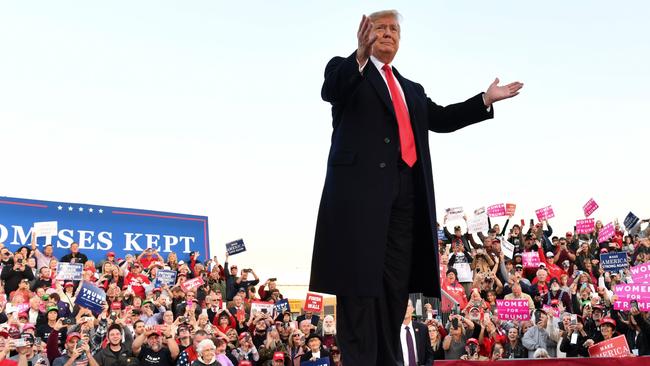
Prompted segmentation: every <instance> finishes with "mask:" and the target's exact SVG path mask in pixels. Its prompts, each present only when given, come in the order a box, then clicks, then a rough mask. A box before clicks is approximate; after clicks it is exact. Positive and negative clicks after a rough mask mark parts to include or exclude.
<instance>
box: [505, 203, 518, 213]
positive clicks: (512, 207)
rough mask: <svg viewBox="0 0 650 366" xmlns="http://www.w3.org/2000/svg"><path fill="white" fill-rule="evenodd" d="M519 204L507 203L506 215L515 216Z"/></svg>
mask: <svg viewBox="0 0 650 366" xmlns="http://www.w3.org/2000/svg"><path fill="white" fill-rule="evenodd" d="M516 209H517V205H516V204H514V203H506V216H514V215H515V210H516Z"/></svg>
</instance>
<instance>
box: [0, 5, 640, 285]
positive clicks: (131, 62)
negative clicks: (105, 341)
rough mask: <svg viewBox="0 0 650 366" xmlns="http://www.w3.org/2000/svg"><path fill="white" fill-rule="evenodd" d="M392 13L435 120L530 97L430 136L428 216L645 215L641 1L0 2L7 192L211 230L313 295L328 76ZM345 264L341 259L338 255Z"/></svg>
mask: <svg viewBox="0 0 650 366" xmlns="http://www.w3.org/2000/svg"><path fill="white" fill-rule="evenodd" d="M395 7H398V10H399V11H400V12H401V13H402V15H403V22H402V42H401V47H400V51H399V53H398V56H397V58H396V59H395V61H394V65H395V67H397V68H398V69H399V70H400V72H401V73H402V74H403V75H405V76H406V77H407V78H410V79H412V80H415V81H417V82H419V83H421V84H422V85H424V87H425V90H426V91H427V93H428V95H429V96H430V97H431V98H432V99H433V100H434V101H436V102H437V103H439V104H448V103H453V102H456V101H461V100H464V99H466V98H469V97H471V96H473V95H475V94H476V93H478V92H480V91H484V90H485V89H486V88H487V86H488V85H489V83H490V82H491V81H492V80H493V79H494V77H496V76H498V77H500V78H501V80H503V81H504V82H510V81H514V80H520V81H522V82H524V83H525V86H524V89H523V90H522V93H521V95H520V96H518V97H516V98H515V99H513V100H509V101H505V102H500V103H498V104H497V105H496V106H495V117H496V118H495V119H494V120H491V121H487V122H484V123H482V124H480V125H476V126H471V127H468V128H466V129H463V130H461V131H458V132H456V133H453V134H433V133H431V134H430V145H431V155H432V162H433V166H434V171H433V176H434V181H435V187H436V199H437V205H438V206H437V208H438V213H440V212H442V211H443V210H444V208H445V207H451V206H464V207H466V209H468V210H473V209H475V208H477V207H479V206H483V205H490V204H494V203H500V202H505V201H508V202H514V203H517V204H518V209H517V215H516V216H515V218H516V220H517V221H519V219H520V218H525V219H526V221H528V219H530V218H532V217H534V209H537V208H540V207H542V206H546V205H549V204H551V205H553V207H554V208H555V212H556V215H557V218H556V219H554V220H552V221H551V224H552V225H553V226H554V228H556V229H557V232H560V231H562V232H564V231H566V230H567V229H571V228H572V227H573V223H574V222H575V219H576V218H582V205H583V204H584V203H585V202H586V201H587V200H588V199H589V198H591V197H594V198H595V200H596V201H597V202H598V203H599V205H600V206H601V208H600V209H599V210H598V211H596V214H595V216H596V217H597V218H601V219H602V220H603V221H607V222H608V221H611V220H612V219H614V218H616V217H618V218H619V219H621V220H622V219H623V217H624V216H625V215H626V214H627V212H628V211H630V210H633V211H634V212H635V213H637V215H639V216H643V217H647V216H650V212H648V211H649V210H648V209H649V208H650V207H649V203H650V199H649V198H648V194H647V193H646V192H645V186H646V184H647V183H646V182H647V181H648V178H650V173H649V172H648V168H647V157H646V156H644V155H647V154H648V148H647V146H648V136H649V132H650V128H649V127H648V122H649V121H648V113H647V109H648V101H649V100H650V91H649V90H650V88H649V87H648V85H649V84H650V70H649V66H648V65H650V42H649V40H648V35H650V25H649V23H650V22H648V14H650V3H648V2H647V1H626V2H612V1H555V0H552V1H545V2H540V3H531V2H527V1H526V2H523V1H514V0H513V1H498V2H478V1H411V2H408V4H400V3H396V2H384V1H363V2H350V1H332V0H330V1H321V2H314V1H280V2H278V1H228V2H224V1H153V0H152V1H108V2H107V1H103V2H100V1H88V0H84V1H56V2H55V1H3V2H2V3H0V49H1V50H2V56H1V57H0V126H1V127H2V133H1V136H2V142H1V145H0V146H1V148H2V156H3V158H2V168H3V172H4V174H3V178H2V180H1V183H0V195H6V196H13V197H22V198H34V199H44V200H53V201H64V202H65V201H69V202H85V203H93V204H102V205H112V206H119V207H131V208H142V209H152V210H160V211H171V212H181V213H190V214H199V215H207V216H209V220H210V239H211V242H212V246H213V249H212V250H213V251H216V253H217V254H218V255H220V259H223V255H222V253H223V252H224V251H225V250H224V246H223V244H224V243H225V242H227V241H230V240H234V239H237V238H240V237H242V238H244V240H245V242H246V243H247V246H248V249H249V251H248V252H247V253H245V254H240V255H238V256H237V257H236V258H233V260H234V261H235V262H237V263H238V264H240V268H241V267H242V265H247V266H251V267H254V268H256V269H257V272H258V273H259V274H260V275H261V277H263V278H262V279H263V280H264V279H265V278H266V277H274V276H275V277H278V278H279V280H280V282H281V283H285V284H289V283H291V284H304V283H306V282H307V279H308V276H309V266H310V259H311V250H312V244H313V236H314V227H315V222H316V213H317V208H318V202H319V199H320V194H321V190H322V184H323V180H324V175H325V168H326V158H327V153H328V148H329V138H330V133H331V119H330V111H329V106H328V105H327V104H326V103H325V102H323V101H322V100H321V99H320V87H321V84H322V81H323V69H324V66H325V64H326V63H327V61H328V60H329V59H330V58H331V57H333V56H336V55H341V56H347V55H349V54H350V53H352V52H353V51H354V49H355V48H356V31H357V27H358V24H359V20H360V17H361V14H364V13H366V14H368V13H370V12H372V11H375V10H380V9H386V8H389V9H390V8H395ZM341 255H342V256H343V255H345V253H341Z"/></svg>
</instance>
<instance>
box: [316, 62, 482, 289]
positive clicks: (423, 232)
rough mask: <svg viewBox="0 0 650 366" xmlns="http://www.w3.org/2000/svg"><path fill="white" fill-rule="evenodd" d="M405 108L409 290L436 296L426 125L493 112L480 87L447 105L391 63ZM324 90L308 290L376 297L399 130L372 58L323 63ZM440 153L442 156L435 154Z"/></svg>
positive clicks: (451, 126) (442, 128)
mask: <svg viewBox="0 0 650 366" xmlns="http://www.w3.org/2000/svg"><path fill="white" fill-rule="evenodd" d="M393 70H394V74H395V77H396V78H397V80H398V81H399V83H400V85H401V87H402V90H403V92H404V96H405V99H406V104H407V107H408V110H409V114H410V118H411V125H412V128H413V135H414V138H415V145H416V148H417V162H416V164H415V165H414V167H413V168H414V169H413V177H414V184H415V202H416V212H415V217H414V230H415V233H414V245H413V261H412V266H411V277H410V283H409V290H410V292H423V293H424V294H425V295H430V296H438V297H439V296H440V281H439V278H440V277H439V268H438V267H439V266H438V252H437V244H436V243H437V230H436V224H435V223H436V210H435V200H434V191H433V178H432V173H431V156H430V153H429V138H428V131H429V130H431V131H435V132H452V131H455V130H457V129H459V128H462V127H465V126H468V125H470V124H473V123H476V122H479V121H482V120H485V119H488V118H492V117H493V109H491V110H490V111H488V110H487V108H486V107H485V105H484V104H483V99H482V96H481V94H478V95H476V96H474V97H473V98H471V99H469V100H467V101H465V102H462V103H458V104H452V105H449V106H446V107H442V106H439V105H437V104H435V103H434V102H432V101H431V100H430V99H429V98H428V97H427V96H426V94H425V92H424V88H423V87H422V86H421V85H420V84H417V83H415V82H412V81H410V80H408V79H406V78H404V77H403V76H402V75H401V74H400V73H399V72H398V71H397V70H395V69H394V68H393ZM322 97H323V99H324V100H325V101H327V102H330V103H331V104H332V118H333V122H332V126H333V132H332V143H331V147H330V151H329V157H328V161H327V175H326V177H325V186H324V188H323V194H322V197H321V202H320V207H319V211H318V222H317V224H316V237H315V241H314V250H313V254H312V265H311V278H310V290H311V291H316V292H322V293H328V294H335V295H339V296H381V289H382V270H383V265H384V252H385V248H386V240H387V232H388V222H389V217H390V212H391V203H392V200H393V197H394V196H395V193H396V190H397V186H398V182H399V180H398V178H399V177H398V166H397V164H398V161H399V159H400V158H399V135H398V129H397V120H396V118H395V112H394V109H393V104H392V101H391V98H390V94H389V91H388V87H387V85H386V83H385V82H384V80H383V79H382V76H381V74H380V73H379V71H378V70H377V68H376V67H375V65H374V64H373V63H372V62H371V61H370V60H368V64H367V65H366V66H365V68H364V69H363V72H362V73H360V72H359V67H358V65H357V62H356V53H353V54H352V55H350V56H349V57H347V58H343V57H334V58H333V59H332V60H331V61H330V62H329V63H328V64H327V66H326V67H325V82H324V83H323V88H322ZM436 158H438V159H444V156H439V157H436Z"/></svg>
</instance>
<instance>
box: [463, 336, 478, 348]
mask: <svg viewBox="0 0 650 366" xmlns="http://www.w3.org/2000/svg"><path fill="white" fill-rule="evenodd" d="M470 343H474V344H475V345H477V346H478V339H476V338H470V339H468V340H467V342H465V345H466V346H467V345H469V344H470Z"/></svg>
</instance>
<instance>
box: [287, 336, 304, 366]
mask: <svg viewBox="0 0 650 366" xmlns="http://www.w3.org/2000/svg"><path fill="white" fill-rule="evenodd" d="M288 351H289V352H288V353H289V359H290V360H291V362H292V365H293V366H300V357H301V356H302V355H304V354H305V352H306V346H305V335H304V334H303V332H301V331H300V329H295V330H294V331H293V332H291V336H290V337H289V349H288Z"/></svg>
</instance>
